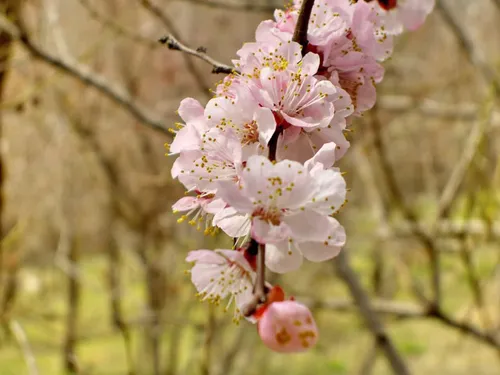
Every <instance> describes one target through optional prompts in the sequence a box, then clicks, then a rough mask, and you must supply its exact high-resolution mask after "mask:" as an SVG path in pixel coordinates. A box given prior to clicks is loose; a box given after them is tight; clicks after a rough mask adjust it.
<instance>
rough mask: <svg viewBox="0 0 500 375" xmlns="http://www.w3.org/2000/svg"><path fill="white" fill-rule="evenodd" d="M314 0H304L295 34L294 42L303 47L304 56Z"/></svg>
mask: <svg viewBox="0 0 500 375" xmlns="http://www.w3.org/2000/svg"><path fill="white" fill-rule="evenodd" d="M313 6H314V0H303V1H302V5H301V7H300V12H299V18H298V19H297V25H295V30H294V32H293V38H292V40H293V41H294V42H297V43H299V44H300V45H301V46H302V54H303V55H304V54H305V52H306V47H307V43H308V41H307V27H308V26H309V19H310V18H311V13H312V8H313Z"/></svg>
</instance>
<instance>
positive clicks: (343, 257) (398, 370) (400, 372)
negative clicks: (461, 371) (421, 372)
mask: <svg viewBox="0 0 500 375" xmlns="http://www.w3.org/2000/svg"><path fill="white" fill-rule="evenodd" d="M333 263H334V265H335V267H336V270H337V273H338V275H339V276H340V277H341V278H342V280H344V282H345V283H346V285H347V287H348V288H349V291H350V293H351V295H352V298H353V299H354V301H355V303H356V306H357V307H358V309H359V312H360V314H361V316H362V318H363V320H364V321H365V324H366V327H367V328H368V329H369V330H370V331H371V333H372V334H373V336H374V337H375V340H376V342H377V344H378V346H379V347H380V349H381V350H382V351H383V353H384V355H385V356H386V358H387V360H388V361H389V364H390V366H391V367H392V370H393V372H394V373H395V374H397V375H409V374H410V370H409V369H408V367H407V365H406V363H405V362H404V360H403V358H402V357H401V355H400V354H399V353H398V351H397V350H396V347H395V346H394V344H393V342H392V341H391V339H390V337H389V336H388V335H387V333H386V332H385V329H384V326H383V324H382V321H381V320H380V317H379V316H378V315H377V314H376V313H375V311H374V309H373V307H372V305H371V302H370V298H369V297H368V295H367V294H366V292H365V291H364V289H363V287H362V285H361V283H360V281H359V279H358V276H357V275H356V273H355V272H354V270H353V269H352V268H351V265H350V264H349V258H348V254H347V250H346V249H344V250H342V251H341V252H340V254H339V255H338V256H337V258H335V260H334V262H333Z"/></svg>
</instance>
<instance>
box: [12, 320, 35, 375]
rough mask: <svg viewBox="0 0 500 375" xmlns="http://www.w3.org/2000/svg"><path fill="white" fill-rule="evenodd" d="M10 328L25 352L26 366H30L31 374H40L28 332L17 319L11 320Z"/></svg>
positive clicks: (29, 372) (29, 371)
mask: <svg viewBox="0 0 500 375" xmlns="http://www.w3.org/2000/svg"><path fill="white" fill-rule="evenodd" d="M9 328H10V331H11V332H12V334H13V335H14V337H15V338H16V341H17V343H18V345H19V347H20V348H21V351H22V352H23V356H24V360H25V362H26V367H28V374H29V375H38V374H39V372H38V367H37V365H36V359H35V356H34V355H33V350H32V349H31V345H30V343H29V341H28V337H27V336H26V332H24V329H23V327H21V325H20V324H19V323H18V322H17V321H16V320H11V321H10V322H9Z"/></svg>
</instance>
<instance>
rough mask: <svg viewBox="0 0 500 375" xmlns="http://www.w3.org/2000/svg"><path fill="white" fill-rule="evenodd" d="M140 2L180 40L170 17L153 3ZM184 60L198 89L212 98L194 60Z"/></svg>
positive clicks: (183, 56)
mask: <svg viewBox="0 0 500 375" xmlns="http://www.w3.org/2000/svg"><path fill="white" fill-rule="evenodd" d="M138 2H139V3H140V4H141V5H142V6H143V7H144V9H146V10H147V11H148V12H149V13H151V14H152V15H153V16H155V17H156V19H157V20H159V21H160V22H161V23H162V24H163V25H164V26H165V27H166V29H167V30H168V32H169V33H170V34H172V36H173V37H174V38H176V39H180V35H179V32H178V30H177V29H176V27H175V25H174V23H173V22H172V20H171V19H170V17H168V16H167V14H166V13H165V12H163V11H162V9H161V8H160V7H159V6H158V5H156V4H154V3H152V2H151V1H150V0H138ZM182 58H183V59H184V62H185V63H186V69H187V71H188V72H189V74H190V75H191V77H193V79H194V81H195V83H196V84H197V85H198V88H199V89H200V90H201V92H202V93H203V94H204V95H205V96H206V97H207V98H210V93H209V91H210V86H208V85H207V84H206V83H205V81H204V79H203V75H202V74H201V73H200V72H199V71H198V69H197V68H196V66H195V65H194V62H193V59H192V58H191V57H190V56H189V55H187V54H182Z"/></svg>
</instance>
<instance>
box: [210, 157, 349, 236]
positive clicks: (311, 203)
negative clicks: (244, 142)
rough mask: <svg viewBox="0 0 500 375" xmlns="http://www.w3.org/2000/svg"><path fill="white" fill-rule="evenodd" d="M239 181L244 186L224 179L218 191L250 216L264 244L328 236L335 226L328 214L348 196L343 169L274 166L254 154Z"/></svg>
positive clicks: (288, 163)
mask: <svg viewBox="0 0 500 375" xmlns="http://www.w3.org/2000/svg"><path fill="white" fill-rule="evenodd" d="M239 182H240V185H239V187H237V186H236V185H235V184H229V183H223V182H220V183H219V184H218V190H217V191H218V194H219V196H220V197H221V198H222V199H223V200H224V201H225V202H227V203H228V204H229V205H230V206H231V207H233V208H234V209H235V210H236V211H237V212H239V213H240V214H243V215H247V218H248V220H251V223H252V224H251V234H252V237H254V238H255V239H256V240H257V241H259V242H260V243H278V242H281V241H284V240H286V239H297V240H300V241H314V240H317V239H318V238H321V239H322V238H326V237H327V236H328V235H329V233H330V231H331V229H332V223H331V222H330V221H329V218H328V215H331V214H332V213H334V212H336V211H337V210H338V208H340V206H341V205H342V204H343V201H344V199H345V182H344V180H343V178H342V176H341V174H340V172H338V171H336V170H331V169H330V170H326V169H320V168H311V169H310V171H309V170H308V169H307V168H306V167H305V166H303V165H302V164H300V163H297V162H294V161H290V160H283V161H280V162H278V163H275V164H273V163H271V162H270V161H269V160H268V159H267V158H265V157H263V156H252V157H250V158H249V159H248V161H247V164H246V167H245V168H243V170H242V171H241V173H240V180H239ZM326 184H329V186H325V185H326ZM321 189H323V190H321Z"/></svg>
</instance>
